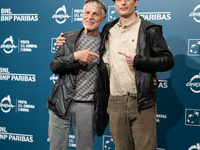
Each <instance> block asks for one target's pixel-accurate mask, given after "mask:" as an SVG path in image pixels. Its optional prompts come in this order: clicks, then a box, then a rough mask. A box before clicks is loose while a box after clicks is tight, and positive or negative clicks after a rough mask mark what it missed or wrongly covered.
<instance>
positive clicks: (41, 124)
mask: <svg viewBox="0 0 200 150" xmlns="http://www.w3.org/2000/svg"><path fill="white" fill-rule="evenodd" d="M103 1H104V2H105V3H106V5H107V6H108V13H107V17H106V20H105V22H104V24H102V25H101V26H100V31H101V29H102V27H103V25H105V23H106V22H108V21H110V20H113V19H116V18H117V17H118V14H117V12H116V10H115V8H114V4H113V2H112V1H111V0H103ZM83 3H84V0H56V1H55V0H34V1H33V0H17V1H16V0H1V1H0V9H1V20H0V149H1V150H48V149H49V139H48V120H49V111H48V109H47V108H46V107H45V104H46V102H47V99H48V96H49V94H50V92H51V90H52V88H53V85H54V83H55V82H56V80H57V77H58V76H57V75H54V74H53V73H52V72H51V71H50V69H49V64H50V61H51V59H52V58H53V56H54V55H55V52H56V41H55V38H56V37H58V36H59V34H60V33H61V32H67V31H72V30H77V29H80V28H82V22H81V20H82V14H83V9H82V8H83ZM137 13H138V14H139V15H140V16H142V17H144V19H146V20H149V21H151V22H153V23H156V24H160V25H162V26H163V35H164V37H165V39H166V41H167V43H168V45H169V48H170V50H171V52H172V53H173V55H174V59H175V66H174V68H173V69H172V70H171V71H168V72H162V73H160V72H158V73H157V75H158V79H159V87H158V98H159V101H158V110H157V137H158V148H157V150H200V138H199V135H200V115H199V113H200V2H199V0H192V1H189V0H176V1H174V0H151V1H149V0H139V5H138V7H137ZM68 147H69V150H75V149H76V143H75V137H74V133H73V131H71V133H70V136H69V143H68ZM94 150H115V146H114V143H113V140H112V138H111V136H110V132H109V125H108V127H107V128H106V130H105V132H104V135H103V136H102V137H97V136H96V137H95V143H94Z"/></svg>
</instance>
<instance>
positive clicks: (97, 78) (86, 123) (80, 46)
mask: <svg viewBox="0 0 200 150" xmlns="http://www.w3.org/2000/svg"><path fill="white" fill-rule="evenodd" d="M106 12H107V7H106V5H105V4H104V3H103V2H102V1H101V0H86V1H85V3H84V8H83V21H82V23H83V26H84V28H82V29H81V30H76V31H71V32H66V33H65V34H64V38H65V39H66V42H65V43H64V45H63V46H60V48H59V49H58V50H57V52H56V55H55V56H54V58H53V59H52V61H51V63H50V69H51V71H52V72H53V73H54V74H59V78H58V80H57V82H56V83H55V85H54V88H53V90H52V92H51V94H50V96H49V99H48V102H47V104H46V107H47V108H49V109H50V110H51V111H50V119H49V139H50V150H67V143H68V137H69V134H70V130H71V122H72V123H73V129H74V133H75V140H76V149H77V150H92V149H93V144H94V136H95V133H97V135H98V136H101V135H102V134H103V132H104V130H105V127H106V126H107V124H108V120H109V119H108V115H107V113H106V108H107V102H108V96H109V81H108V77H106V76H107V74H108V73H107V70H106V67H105V64H104V62H103V61H102V59H101V58H100V57H99V53H100V51H99V47H100V41H101V40H100V33H99V30H98V29H99V26H100V24H101V23H103V22H104V19H105V18H106ZM103 76H104V78H103ZM103 80H104V81H103ZM103 82H104V84H103Z"/></svg>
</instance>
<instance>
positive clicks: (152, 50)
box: [100, 17, 174, 111]
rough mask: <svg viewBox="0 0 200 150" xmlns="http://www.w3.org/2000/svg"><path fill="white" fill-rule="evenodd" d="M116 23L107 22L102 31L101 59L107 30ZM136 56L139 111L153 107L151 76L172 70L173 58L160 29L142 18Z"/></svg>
mask: <svg viewBox="0 0 200 150" xmlns="http://www.w3.org/2000/svg"><path fill="white" fill-rule="evenodd" d="M118 21H119V18H118V19H116V20H114V21H111V22H108V23H107V24H106V25H105V26H104V28H103V30H102V41H101V47H100V52H101V54H100V56H101V57H102V56H103V54H104V52H105V42H106V40H107V38H108V33H109V29H110V28H111V27H113V26H114V25H115V24H116V23H117V22H118ZM136 54H137V55H136V56H135V58H134V67H135V81H136V88H137V96H138V109H139V111H140V110H142V109H146V108H149V107H151V106H153V105H154V104H155V103H156V102H157V101H158V99H157V88H156V87H155V86H154V85H153V80H152V75H153V74H155V73H156V72H158V71H168V70H170V69H172V67H173V66H174V58H173V55H172V53H171V52H170V51H169V48H168V46H167V43H166V41H165V39H164V37H163V35H162V27H161V26H159V25H155V24H153V23H151V22H149V21H145V20H144V19H143V18H142V17H141V25H140V28H139V34H138V43H137V49H136ZM130 92H131V91H130Z"/></svg>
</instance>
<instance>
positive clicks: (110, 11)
mask: <svg viewBox="0 0 200 150" xmlns="http://www.w3.org/2000/svg"><path fill="white" fill-rule="evenodd" d="M117 18H119V15H118V13H117V10H116V9H115V7H114V6H109V7H108V21H111V20H115V19H117Z"/></svg>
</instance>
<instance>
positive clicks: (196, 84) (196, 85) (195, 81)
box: [186, 73, 200, 93]
mask: <svg viewBox="0 0 200 150" xmlns="http://www.w3.org/2000/svg"><path fill="white" fill-rule="evenodd" d="M186 86H189V87H190V90H191V91H192V92H194V93H200V73H199V74H198V75H195V76H193V77H192V78H191V79H190V82H188V83H187V84H186Z"/></svg>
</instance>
